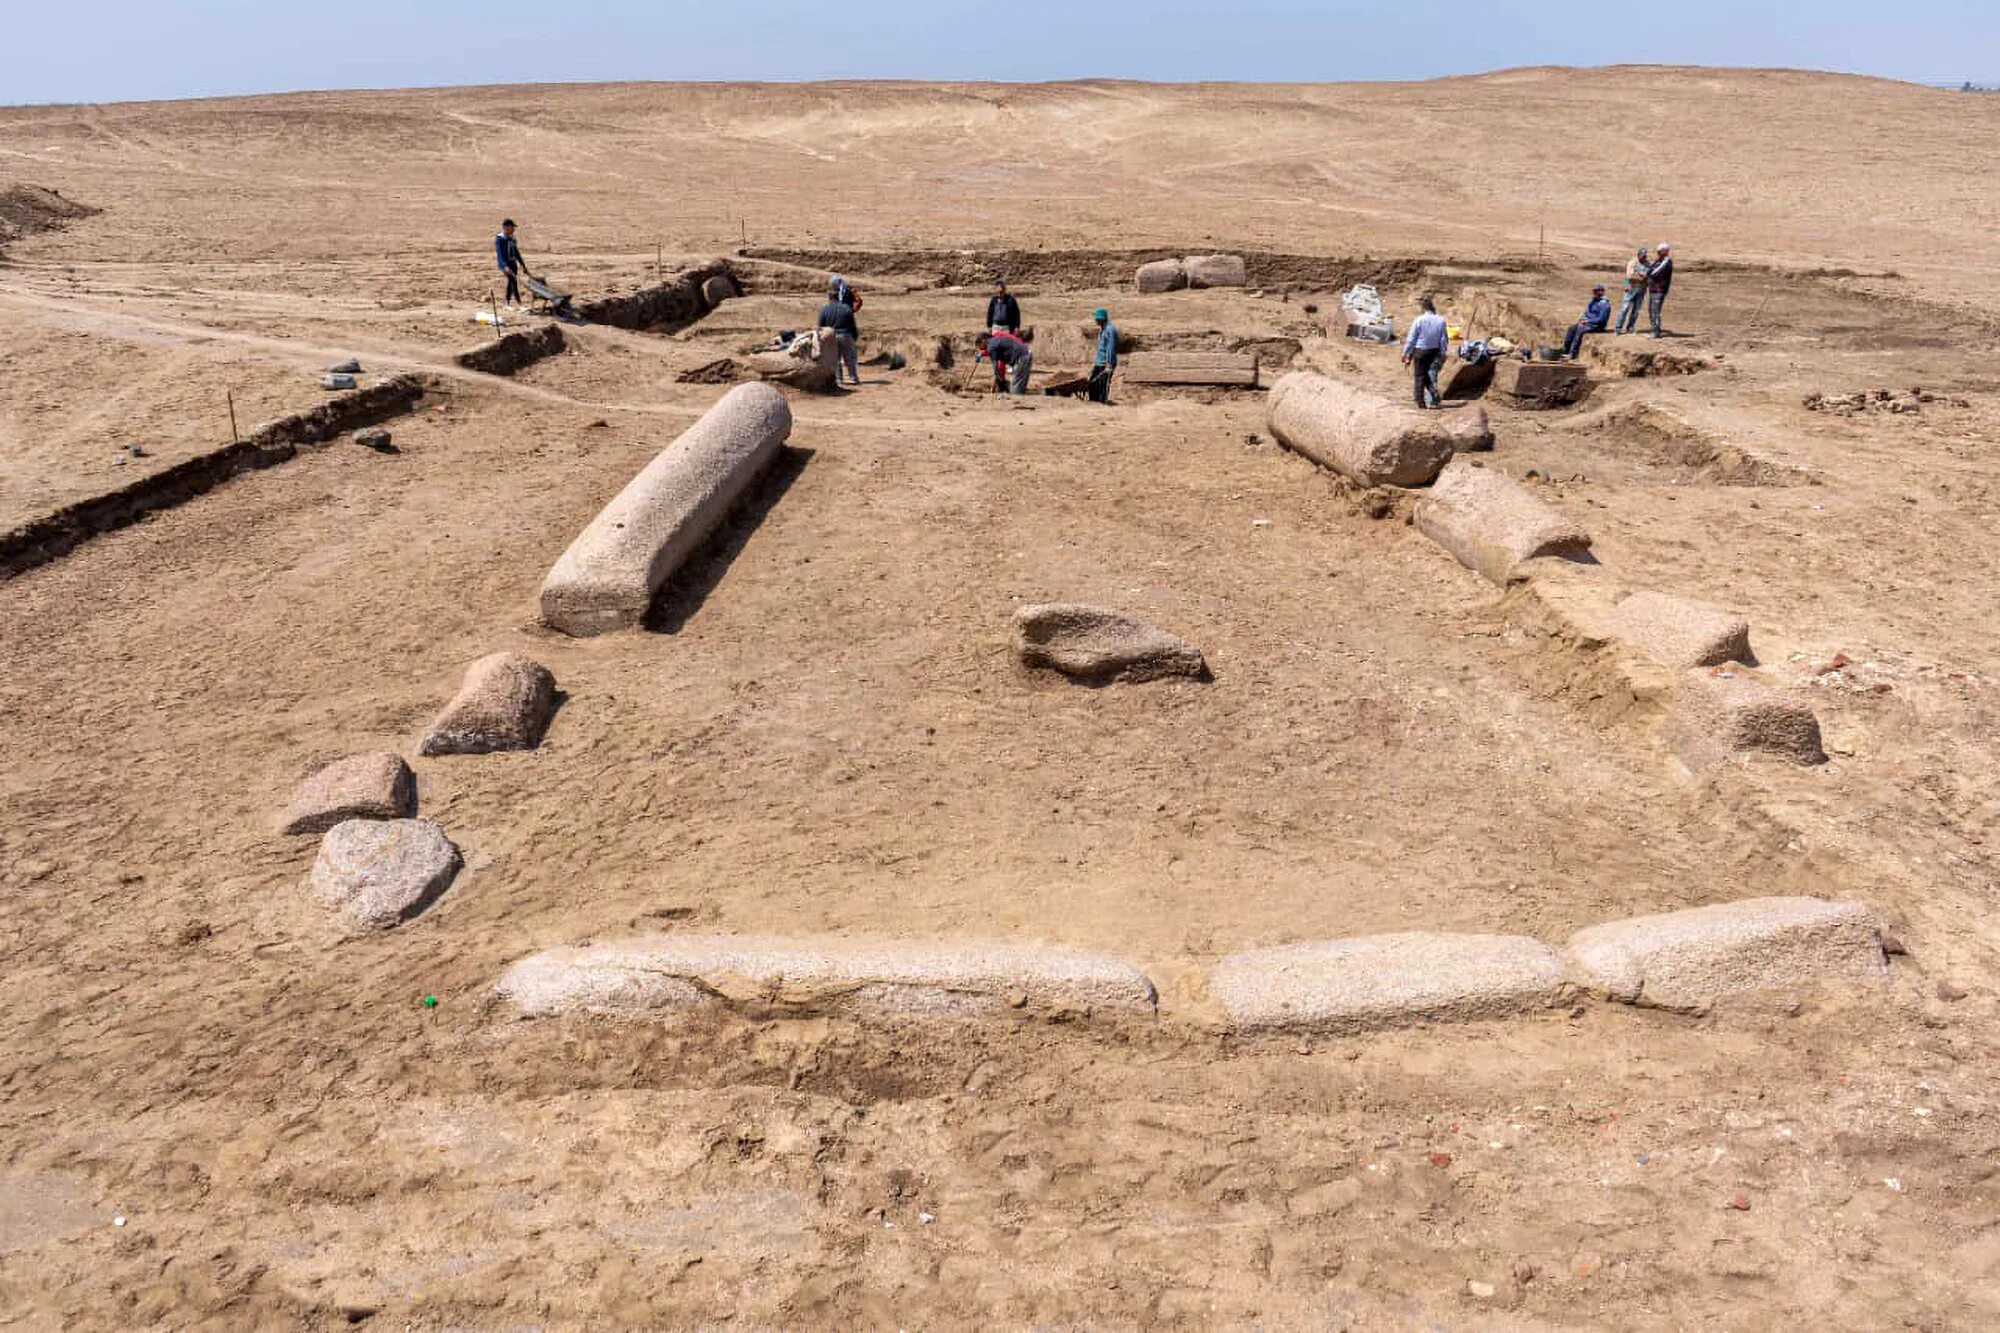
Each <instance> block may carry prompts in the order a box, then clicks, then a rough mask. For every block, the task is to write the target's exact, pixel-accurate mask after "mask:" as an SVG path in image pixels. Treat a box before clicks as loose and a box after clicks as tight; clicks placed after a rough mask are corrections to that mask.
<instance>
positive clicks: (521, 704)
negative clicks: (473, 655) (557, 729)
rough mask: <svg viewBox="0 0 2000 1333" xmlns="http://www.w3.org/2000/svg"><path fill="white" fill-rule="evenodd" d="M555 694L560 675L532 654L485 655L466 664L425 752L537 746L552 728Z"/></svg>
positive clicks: (479, 751) (433, 726)
mask: <svg viewBox="0 0 2000 1333" xmlns="http://www.w3.org/2000/svg"><path fill="white" fill-rule="evenodd" d="M555 693H556V679H555V677H554V676H552V675H550V674H549V670H548V668H547V667H545V666H543V665H542V664H541V663H539V662H536V661H534V660H532V659H531V658H526V657H523V656H521V655H520V654H519V653H493V654H491V655H490V656H487V657H482V658H480V659H479V660H478V661H477V662H474V663H473V664H472V665H471V666H470V667H468V668H467V669H466V672H465V683H464V684H462V685H460V686H459V688H458V693H457V694H455V695H453V696H452V698H451V702H450V703H448V704H446V705H445V708H444V711H443V712H442V713H439V714H438V716H437V720H436V721H435V722H433V723H431V729H430V731H429V732H428V733H426V734H425V736H424V742H423V747H422V749H421V751H420V753H423V754H427V755H436V754H489V753H491V752H493V751H495V750H532V749H534V748H535V747H536V746H537V745H540V744H541V743H542V733H543V732H544V731H546V730H547V729H548V725H549V716H550V714H551V713H553V712H554V711H555Z"/></svg>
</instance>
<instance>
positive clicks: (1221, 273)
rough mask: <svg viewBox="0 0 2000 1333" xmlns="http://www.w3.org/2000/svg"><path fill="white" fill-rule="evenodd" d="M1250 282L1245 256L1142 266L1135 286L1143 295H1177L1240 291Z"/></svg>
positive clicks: (1195, 257)
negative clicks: (1189, 290)
mask: <svg viewBox="0 0 2000 1333" xmlns="http://www.w3.org/2000/svg"><path fill="white" fill-rule="evenodd" d="M1249 281H1250V266H1249V265H1248V264H1246V263H1245V262H1244V260H1243V256H1242V255H1189V256H1188V257H1187V258H1185V259H1156V260H1154V261H1153V262H1152V263H1150V264H1141V265H1139V271H1138V272H1137V273H1135V274H1134V275H1133V282H1134V284H1135V285H1136V286H1137V287H1138V288H1139V290H1140V291H1142V292H1177V291H1179V290H1180V289H1181V288H1183V287H1241V286H1244V285H1245V284H1246V283H1248V282H1249Z"/></svg>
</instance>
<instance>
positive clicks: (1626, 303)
mask: <svg viewBox="0 0 2000 1333" xmlns="http://www.w3.org/2000/svg"><path fill="white" fill-rule="evenodd" d="M1652 269H1653V260H1652V256H1651V255H1649V254H1647V253H1646V247H1645V246H1643V245H1642V246H1640V247H1639V257H1638V258H1636V259H1633V260H1631V261H1629V262H1628V263H1627V264H1626V265H1625V294H1624V297H1623V298H1622V299H1621V300H1620V301H1619V303H1618V324H1617V330H1618V332H1619V333H1620V334H1621V335H1622V334H1627V333H1637V332H1638V331H1639V308H1640V307H1641V306H1643V305H1645V304H1646V275H1647V274H1648V273H1650V272H1652Z"/></svg>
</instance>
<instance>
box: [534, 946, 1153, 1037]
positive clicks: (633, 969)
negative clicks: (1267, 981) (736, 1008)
mask: <svg viewBox="0 0 2000 1333" xmlns="http://www.w3.org/2000/svg"><path fill="white" fill-rule="evenodd" d="M496 990H497V991H498V993H499V994H500V996H501V997H502V998H504V999H506V1000H509V1001H511V1002H512V1003H514V1004H515V1005H516V1006H518V1007H519V1008H520V1009H521V1010H522V1012H524V1013H526V1014H529V1015H531V1016H537V1017H539V1016H544V1015H549V1014H557V1013H565V1012H571V1011H583V1012H589V1013H612V1014H627V1015H633V1014H645V1013H654V1012H662V1011H667V1012H670V1011H674V1010H681V1009H689V1008H693V1007H695V1006H698V1005H701V1004H705V1003H711V1002H734V1003H738V1004H746V1005H753V1006H764V1007H792V1008H799V1009H812V1010H822V1009H851V1010H859V1011H863V1012H884V1011H886V1012H890V1013H897V1014H919V1015H928V1016H941V1017H974V1016H980V1015H991V1014H1005V1013H1007V1012H1009V1011H1018V1010H1024V1009H1030V1008H1033V1009H1039V1010H1043V1011H1061V1012H1070V1013H1074V1012H1085V1013H1089V1012H1096V1011H1112V1012H1125V1013H1129V1014H1135V1015H1143V1016H1151V1015H1152V1013H1153V1012H1154V1010H1155V1007H1156V1005H1157V1004H1158V996H1157V994H1156V993H1155V991H1154V989H1153V983H1152V982H1151V981H1149V980H1148V979H1147V978H1146V975H1145V973H1143V972H1141V971H1140V970H1139V969H1137V968H1135V967H1133V966H1131V965H1130V964H1129V963H1125V962H1123V961H1121V960H1119V959H1116V958H1112V957H1109V956H1107V955H1104V954H1098V953H1088V952H1085V951H1082V950H1078V949H1069V948H1063V947H1060V946H1054V945H1040V944H1016V943H1005V942H998V941H981V940H966V941H951V940H866V939H842V938H837V937H832V936H821V937H780V936H767V935H656V936H648V937H642V938H639V939H634V940H629V941H626V942H623V943H616V944H608V943H607V944H597V945H592V946H590V947H587V948H557V949H550V950H548V951H546V952H543V953H539V954H535V955H533V956H531V957H528V958H524V959H522V960H521V961H520V962H517V963H515V964H514V965H513V966H512V967H510V968H508V969H507V971H506V973H505V974H504V975H503V976H502V977H501V978H500V981H499V983H498V985H497V987H496Z"/></svg>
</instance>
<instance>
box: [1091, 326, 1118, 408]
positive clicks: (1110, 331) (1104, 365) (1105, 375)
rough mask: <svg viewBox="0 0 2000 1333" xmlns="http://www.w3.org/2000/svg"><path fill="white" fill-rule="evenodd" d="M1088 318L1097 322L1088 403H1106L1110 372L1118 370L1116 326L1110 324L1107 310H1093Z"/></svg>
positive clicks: (1109, 389)
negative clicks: (1095, 345) (1095, 348)
mask: <svg viewBox="0 0 2000 1333" xmlns="http://www.w3.org/2000/svg"><path fill="white" fill-rule="evenodd" d="M1090 317H1091V318H1092V319H1094V320H1096V321H1097V352H1096V354H1095V355H1094V356H1093V357H1092V358H1091V361H1090V401H1091V402H1093V403H1108V402H1110V401H1111V372H1113V371H1114V370H1117V369H1118V326H1117V325H1116V324H1113V323H1112V322H1111V312H1110V311H1108V310H1104V309H1101V308H1100V309H1097V310H1093V311H1092V312H1091V314H1090Z"/></svg>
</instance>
